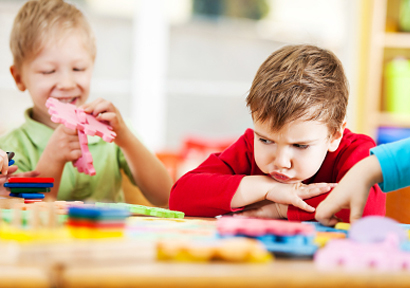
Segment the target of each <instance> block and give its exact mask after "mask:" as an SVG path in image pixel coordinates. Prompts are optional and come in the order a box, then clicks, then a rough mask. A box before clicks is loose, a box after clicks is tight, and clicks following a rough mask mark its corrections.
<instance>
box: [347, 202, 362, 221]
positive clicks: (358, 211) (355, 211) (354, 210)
mask: <svg viewBox="0 0 410 288" xmlns="http://www.w3.org/2000/svg"><path fill="white" fill-rule="evenodd" d="M363 209H364V207H360V205H359V206H357V205H352V207H351V209H350V223H354V222H355V221H357V220H359V219H360V218H362V216H363Z"/></svg>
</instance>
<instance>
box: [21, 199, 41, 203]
mask: <svg viewBox="0 0 410 288" xmlns="http://www.w3.org/2000/svg"><path fill="white" fill-rule="evenodd" d="M42 201H43V200H41V199H24V204H31V203H37V202H42Z"/></svg>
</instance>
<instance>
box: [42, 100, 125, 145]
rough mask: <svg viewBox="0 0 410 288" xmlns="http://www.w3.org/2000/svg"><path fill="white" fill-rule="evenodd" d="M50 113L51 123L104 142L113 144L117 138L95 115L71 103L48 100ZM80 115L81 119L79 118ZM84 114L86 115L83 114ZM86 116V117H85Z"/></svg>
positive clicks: (47, 105) (109, 127) (110, 128)
mask: <svg viewBox="0 0 410 288" xmlns="http://www.w3.org/2000/svg"><path fill="white" fill-rule="evenodd" d="M46 107H47V108H48V112H49V113H50V114H51V115H52V116H51V121H53V122H55V123H61V124H64V125H65V126H66V127H67V128H70V129H73V130H74V129H77V130H81V131H84V133H85V134H87V135H90V136H94V135H97V136H100V137H101V138H102V139H103V140H104V141H106V142H109V143H111V142H112V141H114V139H115V137H116V136H117V135H116V134H115V132H113V131H112V127H111V126H109V125H107V124H105V123H102V122H100V121H98V120H97V119H96V118H95V117H94V116H93V115H91V114H87V113H84V111H83V110H81V109H78V108H77V107H76V106H74V105H72V104H69V103H62V102H60V101H58V100H57V99H54V98H48V99H47V102H46ZM77 110H79V112H78V113H80V114H81V115H80V119H79V118H78V113H77ZM82 113H84V114H82ZM84 115H85V116H84Z"/></svg>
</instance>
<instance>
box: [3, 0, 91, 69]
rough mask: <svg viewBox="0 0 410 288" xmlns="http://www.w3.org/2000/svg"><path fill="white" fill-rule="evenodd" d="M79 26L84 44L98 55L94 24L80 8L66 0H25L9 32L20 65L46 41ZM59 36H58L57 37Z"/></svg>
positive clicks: (12, 48)
mask: <svg viewBox="0 0 410 288" xmlns="http://www.w3.org/2000/svg"><path fill="white" fill-rule="evenodd" d="M75 29H79V31H81V32H82V33H83V36H84V40H85V42H84V44H85V45H86V47H87V48H88V49H89V51H90V54H91V56H92V58H93V59H94V58H95V54H96V47H95V38H94V34H93V32H92V30H91V27H90V25H89V23H88V21H87V19H86V18H85V16H84V15H83V13H81V11H80V10H78V9H77V8H76V7H75V6H74V5H71V4H69V3H66V2H64V1H63V0H32V1H28V2H26V3H25V4H24V5H23V6H22V7H21V8H20V10H19V12H18V13H17V16H16V18H15V19H14V24H13V28H12V30H11V35H10V49H11V52H12V54H13V62H14V65H15V66H16V67H17V68H21V65H22V64H23V62H24V61H25V60H30V59H31V58H32V57H35V56H36V55H37V54H38V53H39V52H40V51H41V49H43V47H44V45H45V44H46V43H47V41H51V40H55V39H57V37H61V36H62V35H63V36H64V33H65V32H68V31H72V30H75ZM54 36H57V37H54Z"/></svg>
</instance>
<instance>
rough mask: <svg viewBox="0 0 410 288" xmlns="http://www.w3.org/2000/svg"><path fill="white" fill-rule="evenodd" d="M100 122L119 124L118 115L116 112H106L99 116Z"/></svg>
mask: <svg viewBox="0 0 410 288" xmlns="http://www.w3.org/2000/svg"><path fill="white" fill-rule="evenodd" d="M97 119H98V121H106V122H108V123H115V122H117V114H116V113H115V112H106V113H102V114H100V115H98V116H97Z"/></svg>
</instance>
